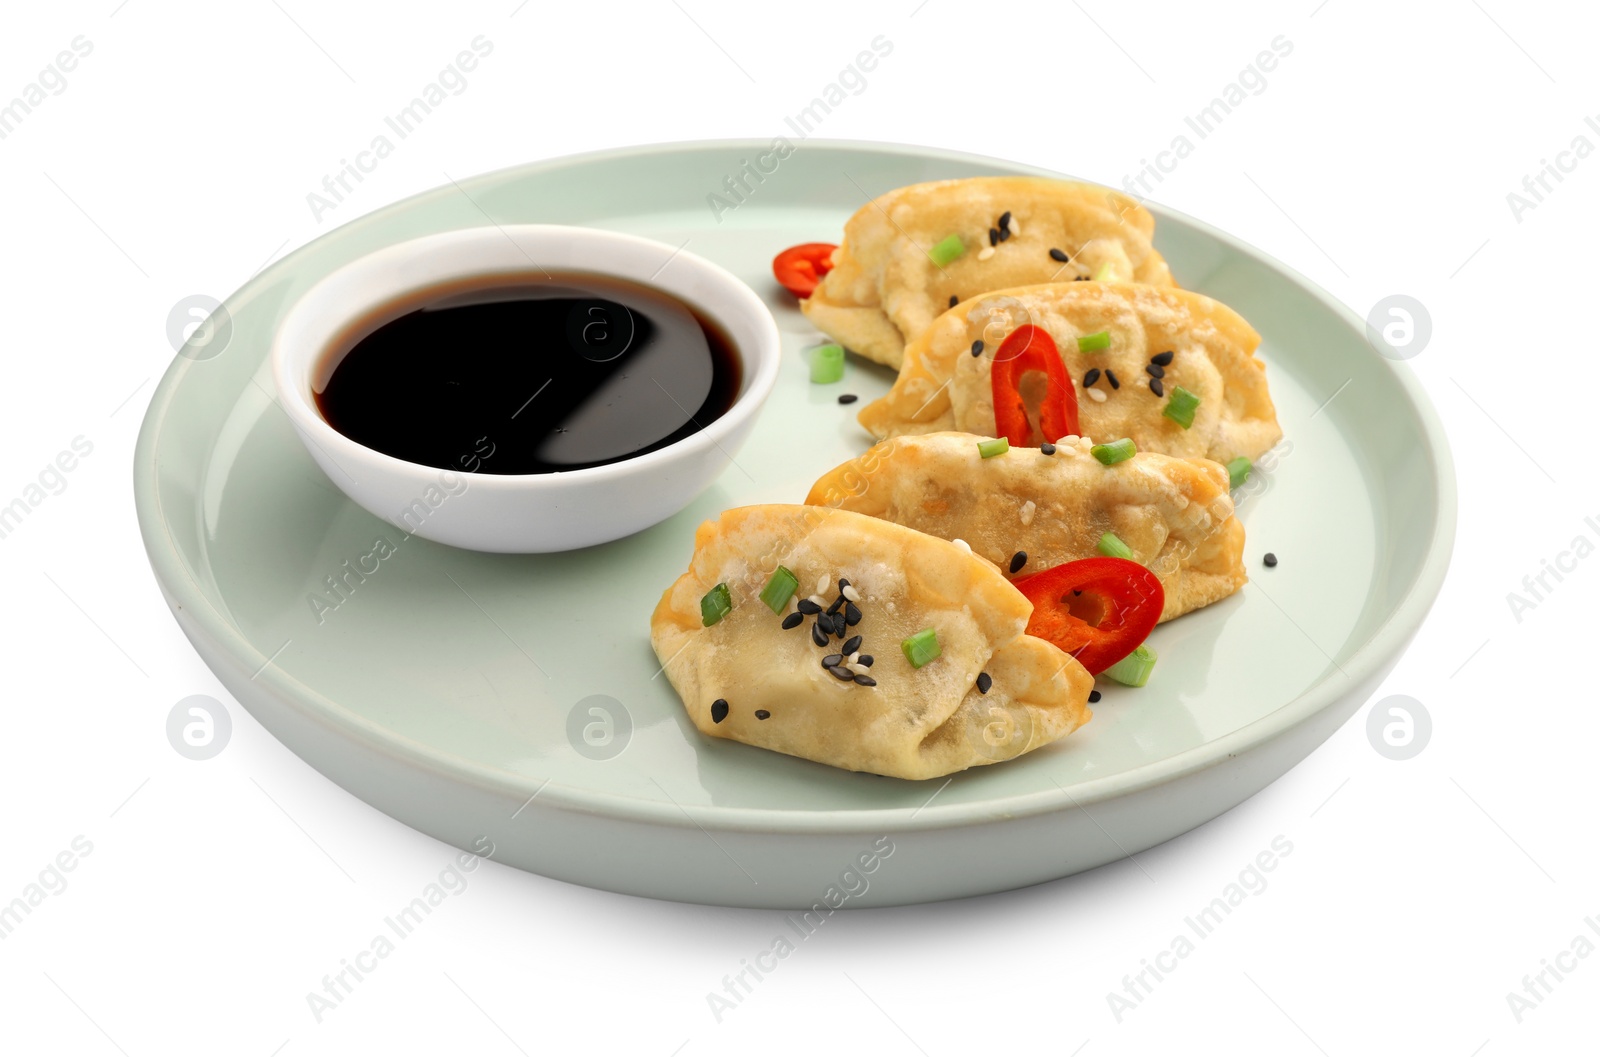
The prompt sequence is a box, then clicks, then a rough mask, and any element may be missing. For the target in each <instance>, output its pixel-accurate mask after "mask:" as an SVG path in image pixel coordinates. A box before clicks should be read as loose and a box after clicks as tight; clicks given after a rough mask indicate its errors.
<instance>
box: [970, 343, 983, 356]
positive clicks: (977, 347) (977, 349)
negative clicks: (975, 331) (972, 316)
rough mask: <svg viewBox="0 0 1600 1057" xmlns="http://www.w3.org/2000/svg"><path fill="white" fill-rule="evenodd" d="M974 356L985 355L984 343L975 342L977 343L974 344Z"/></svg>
mask: <svg viewBox="0 0 1600 1057" xmlns="http://www.w3.org/2000/svg"><path fill="white" fill-rule="evenodd" d="M972 355H974V356H982V355H983V342H981V341H975V342H973V343H972Z"/></svg>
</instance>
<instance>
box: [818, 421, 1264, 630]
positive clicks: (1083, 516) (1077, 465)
mask: <svg viewBox="0 0 1600 1057" xmlns="http://www.w3.org/2000/svg"><path fill="white" fill-rule="evenodd" d="M977 441H978V438H976V437H974V436H972V435H971V434H968V433H928V434H923V435H921V436H910V437H896V438H894V439H893V440H887V441H884V442H883V443H881V444H879V445H877V446H876V447H874V448H872V449H870V450H869V451H868V452H867V453H866V454H864V455H862V456H860V457H859V458H856V459H853V460H851V461H850V462H847V463H845V464H844V465H842V466H839V467H836V468H835V469H833V470H830V471H829V472H828V473H826V474H824V475H823V476H822V477H821V478H820V479H819V480H818V481H817V483H816V484H815V485H813V486H812V488H811V494H810V495H809V496H807V497H806V502H807V503H812V504H817V505H820V506H826V507H831V508H835V509H840V510H854V511H857V512H859V513H863V514H870V515H872V516H873V517H879V518H884V519H886V520H889V521H893V522H895V523H896V524H900V525H906V526H908V527H910V528H914V529H918V530H920V531H922V532H927V533H931V534H932V535H935V536H940V537H943V538H945V539H950V540H955V539H959V540H963V541H965V542H966V543H967V545H968V546H970V547H971V548H972V550H973V551H974V552H975V553H977V554H979V555H982V556H983V557H985V558H987V559H989V560H990V561H992V562H994V563H995V564H996V565H998V566H1000V567H1001V569H1003V570H1007V571H1009V568H1010V562H1011V558H1012V556H1013V555H1015V554H1016V553H1017V552H1018V551H1021V552H1023V553H1024V554H1025V555H1026V561H1025V562H1024V563H1023V565H1022V566H1021V568H1019V569H1018V570H1017V572H1016V573H1015V574H1014V575H1016V576H1027V575H1029V574H1030V573H1036V572H1042V571H1043V570H1045V569H1049V568H1052V567H1053V566H1056V565H1061V564H1063V563H1065V562H1070V561H1076V560H1078V559H1080V558H1092V557H1094V556H1096V555H1097V554H1099V553H1100V551H1099V550H1098V549H1097V544H1098V543H1099V542H1100V539H1101V537H1102V536H1103V535H1105V533H1107V532H1110V533H1113V534H1115V535H1116V537H1117V538H1118V539H1120V540H1122V542H1123V543H1125V544H1126V545H1127V546H1128V549H1129V550H1131V551H1132V552H1133V560H1134V561H1137V562H1139V563H1141V564H1142V565H1145V566H1146V567H1148V568H1149V569H1150V571H1151V572H1153V573H1155V574H1156V576H1157V577H1158V578H1159V579H1160V580H1161V586H1162V588H1163V589H1164V591H1165V594H1166V603H1165V605H1164V606H1163V608H1162V611H1161V619H1162V620H1170V619H1172V618H1173V617H1176V616H1181V615H1183V614H1184V613H1187V612H1189V611H1190V610H1192V609H1198V608H1200V607H1201V606H1206V605H1210V604H1211V603H1212V602H1215V601H1217V600H1219V599H1222V598H1226V597H1227V596H1229V595H1231V594H1233V593H1234V592H1235V591H1237V590H1238V589H1239V588H1240V587H1243V586H1244V583H1245V580H1246V576H1245V571H1244V557H1243V555H1244V527H1243V526H1242V525H1240V524H1239V521H1238V519H1237V518H1235V517H1234V516H1233V500H1232V498H1231V497H1230V496H1229V494H1228V471H1227V470H1225V469H1224V468H1223V467H1222V466H1220V465H1218V464H1217V463H1215V462H1212V461H1210V460H1209V459H1178V458H1172V457H1170V456H1166V455H1158V454H1155V453H1154V452H1140V453H1138V454H1137V455H1135V456H1134V457H1133V458H1131V459H1128V460H1127V461H1125V462H1120V463H1116V464H1114V465H1111V466H1103V465H1101V463H1100V462H1099V460H1097V459H1095V458H1094V456H1092V455H1090V454H1089V446H1090V444H1089V441H1087V440H1083V439H1081V438H1070V439H1068V440H1065V441H1063V442H1062V443H1061V444H1059V445H1057V448H1056V451H1055V454H1053V455H1045V454H1043V453H1042V452H1041V451H1040V450H1039V449H1038V448H1012V449H1010V450H1009V451H1006V452H1003V453H1002V454H1000V455H995V456H992V457H990V458H987V459H986V458H984V457H983V456H982V455H980V454H979V452H978V444H977Z"/></svg>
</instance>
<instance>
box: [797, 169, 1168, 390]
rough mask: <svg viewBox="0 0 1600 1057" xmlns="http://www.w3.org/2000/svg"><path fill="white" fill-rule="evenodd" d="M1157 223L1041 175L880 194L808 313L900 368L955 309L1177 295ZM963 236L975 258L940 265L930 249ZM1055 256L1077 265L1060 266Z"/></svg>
mask: <svg viewBox="0 0 1600 1057" xmlns="http://www.w3.org/2000/svg"><path fill="white" fill-rule="evenodd" d="M1006 212H1010V214H1011V220H1012V223H1011V224H1010V225H1009V227H1010V228H1011V229H1012V230H1013V231H1014V233H1013V234H1012V235H1011V236H1010V237H1009V238H1007V239H1005V241H1003V242H999V243H997V244H996V245H995V247H994V253H993V254H992V255H989V256H988V257H987V259H983V257H984V252H985V250H986V249H987V248H988V246H989V229H990V228H992V227H997V226H998V222H999V218H1000V216H1001V215H1002V214H1004V213H1006ZM1154 231H1155V218H1153V217H1152V216H1151V215H1150V213H1149V211H1148V210H1146V209H1145V208H1144V207H1143V206H1141V205H1140V204H1139V203H1138V202H1136V201H1134V200H1133V199H1132V198H1129V197H1128V196H1127V195H1125V194H1122V193H1121V192H1120V191H1113V190H1110V189H1109V188H1105V187H1098V186H1095V185H1093V184H1082V183H1074V182H1072V181H1069V180H1052V179H1048V178H1045V177H1035V176H976V177H971V178H968V179H964V180H939V181H935V182H933V183H920V184H912V185H911V186H909V187H902V188H899V189H898V190H894V191H890V192H889V193H887V194H883V195H879V196H878V197H877V198H875V199H873V200H872V201H871V202H869V203H867V204H866V205H865V206H862V207H861V208H860V209H859V210H857V211H856V214H855V215H854V216H852V217H851V218H850V220H849V221H848V222H846V224H845V227H844V241H843V242H841V243H840V244H839V250H838V252H837V254H836V258H835V265H834V268H833V270H832V271H830V272H829V273H828V274H827V276H826V277H824V279H823V280H822V282H821V283H820V284H819V285H818V286H817V289H816V292H815V293H813V294H812V296H811V297H810V298H808V299H806V300H804V301H802V302H800V309H801V311H803V312H804V313H805V314H806V316H807V318H809V319H810V320H811V322H812V324H813V325H814V326H816V327H817V329H819V330H821V331H822V332H823V333H824V334H827V335H828V336H829V337H831V338H833V340H835V341H837V342H838V343H839V344H841V345H843V346H844V347H845V348H847V349H850V350H851V351H853V352H855V353H857V354H858V355H861V356H865V357H866V358H867V359H869V360H875V361H877V362H878V363H882V364H886V365H888V366H890V367H899V366H900V362H901V356H902V352H903V350H904V349H905V346H906V345H907V344H908V343H910V342H911V341H913V340H914V339H916V338H917V337H918V336H920V335H921V334H922V332H923V331H925V330H926V329H927V328H928V326H929V325H930V324H932V322H933V321H934V319H935V318H937V317H938V315H939V314H940V313H941V312H943V311H944V310H945V309H946V308H948V307H949V305H950V298H951V297H952V296H953V297H955V298H956V299H957V300H959V301H966V300H970V299H971V298H973V297H976V296H977V295H979V294H982V293H984V292H986V291H989V290H998V289H1001V288H1004V287H1013V286H1026V285H1029V284H1032V283H1047V282H1058V281H1059V282H1071V281H1073V280H1075V279H1078V278H1080V277H1082V278H1088V277H1090V276H1092V275H1095V274H1096V273H1097V272H1098V273H1099V274H1100V277H1101V278H1103V279H1105V280H1107V281H1113V282H1140V283H1148V284H1150V285H1152V286H1169V285H1171V283H1172V273H1171V271H1170V270H1169V269H1168V268H1167V263H1166V261H1165V260H1163V259H1162V257H1161V254H1159V253H1157V252H1156V251H1155V249H1154V248H1153V247H1152V246H1151V244H1150V237H1151V234H1152V233H1153V232H1154ZM949 235H960V236H961V239H962V241H963V243H964V244H965V246H966V252H965V253H963V254H962V255H961V256H960V257H958V258H957V259H956V260H954V261H951V262H950V263H948V264H946V265H944V266H943V267H938V266H936V265H935V264H934V263H933V261H932V260H931V259H929V257H928V253H927V251H928V249H929V248H930V247H932V246H934V245H935V244H936V243H938V242H939V241H941V240H942V239H944V238H946V237H947V236H949ZM1052 249H1057V250H1060V251H1061V252H1062V253H1063V254H1066V255H1067V256H1068V258H1069V259H1068V260H1067V261H1058V260H1055V259H1054V258H1052V257H1051V256H1050V251H1051V250H1052Z"/></svg>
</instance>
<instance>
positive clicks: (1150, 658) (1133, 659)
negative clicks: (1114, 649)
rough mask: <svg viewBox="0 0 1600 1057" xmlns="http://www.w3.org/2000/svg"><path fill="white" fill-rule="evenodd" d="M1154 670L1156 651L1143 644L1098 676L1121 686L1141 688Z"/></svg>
mask: <svg viewBox="0 0 1600 1057" xmlns="http://www.w3.org/2000/svg"><path fill="white" fill-rule="evenodd" d="M1155 670H1156V651H1155V650H1152V649H1151V648H1150V647H1149V646H1146V645H1145V644H1144V643H1142V642H1141V643H1140V644H1139V645H1138V646H1135V647H1134V650H1133V652H1132V653H1130V654H1128V655H1127V656H1126V657H1124V658H1122V660H1120V661H1118V662H1117V663H1116V664H1113V665H1112V666H1111V667H1109V668H1107V669H1106V670H1105V671H1103V672H1101V673H1100V674H1101V675H1103V676H1105V677H1106V678H1107V679H1110V680H1111V681H1112V682H1117V683H1121V684H1122V685H1123V686H1143V685H1144V684H1145V683H1148V682H1149V681H1150V673H1151V672H1153V671H1155Z"/></svg>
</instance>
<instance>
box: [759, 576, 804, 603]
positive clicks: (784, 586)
mask: <svg viewBox="0 0 1600 1057" xmlns="http://www.w3.org/2000/svg"><path fill="white" fill-rule="evenodd" d="M799 586H800V578H799V577H797V576H795V574H794V573H792V572H790V571H789V570H788V569H785V568H784V567H783V566H781V565H780V566H778V571H777V572H775V573H773V574H772V579H770V580H768V581H767V586H765V587H763V588H762V589H761V601H763V602H765V603H766V604H767V608H768V609H770V610H772V611H773V612H774V613H779V614H781V613H782V612H783V610H784V607H786V606H787V605H788V604H789V599H791V598H793V597H794V591H795V588H797V587H799Z"/></svg>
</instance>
